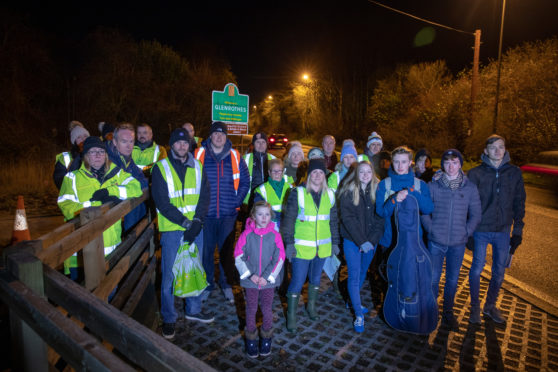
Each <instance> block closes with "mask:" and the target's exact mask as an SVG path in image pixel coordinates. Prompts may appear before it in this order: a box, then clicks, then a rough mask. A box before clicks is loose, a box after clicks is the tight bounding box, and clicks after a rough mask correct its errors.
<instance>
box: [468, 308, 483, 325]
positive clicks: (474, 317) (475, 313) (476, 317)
mask: <svg viewBox="0 0 558 372" xmlns="http://www.w3.org/2000/svg"><path fill="white" fill-rule="evenodd" d="M469 323H471V324H481V316H480V306H478V305H477V306H471V315H469Z"/></svg>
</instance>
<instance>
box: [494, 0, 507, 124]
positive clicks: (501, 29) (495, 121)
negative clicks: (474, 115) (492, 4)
mask: <svg viewBox="0 0 558 372" xmlns="http://www.w3.org/2000/svg"><path fill="white" fill-rule="evenodd" d="M505 14H506V0H502V19H501V21H500V41H499V43H498V72H497V73H496V98H495V100H494V101H495V102H494V121H493V122H492V131H493V133H496V131H497V129H498V101H499V98H500V71H501V70H502V39H503V38H504V15H505Z"/></svg>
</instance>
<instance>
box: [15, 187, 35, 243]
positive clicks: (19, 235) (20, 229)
mask: <svg viewBox="0 0 558 372" xmlns="http://www.w3.org/2000/svg"><path fill="white" fill-rule="evenodd" d="M24 240H31V233H30V232H29V226H28V225H27V216H26V215H25V205H24V203H23V195H19V196H18V197H17V210H16V215H15V220H14V230H13V232H12V244H16V243H19V242H22V241H24Z"/></svg>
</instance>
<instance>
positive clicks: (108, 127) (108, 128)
mask: <svg viewBox="0 0 558 372" xmlns="http://www.w3.org/2000/svg"><path fill="white" fill-rule="evenodd" d="M99 132H101V137H103V138H104V140H105V141H106V140H107V134H109V133H112V132H114V125H112V124H111V123H106V122H104V121H101V122H100V123H99Z"/></svg>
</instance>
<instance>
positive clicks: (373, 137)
mask: <svg viewBox="0 0 558 372" xmlns="http://www.w3.org/2000/svg"><path fill="white" fill-rule="evenodd" d="M374 142H379V143H380V145H383V144H384V142H383V141H382V137H380V135H379V134H378V133H376V132H372V134H371V135H370V136H368V142H366V148H368V147H370V145H371V144H373V143H374Z"/></svg>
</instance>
